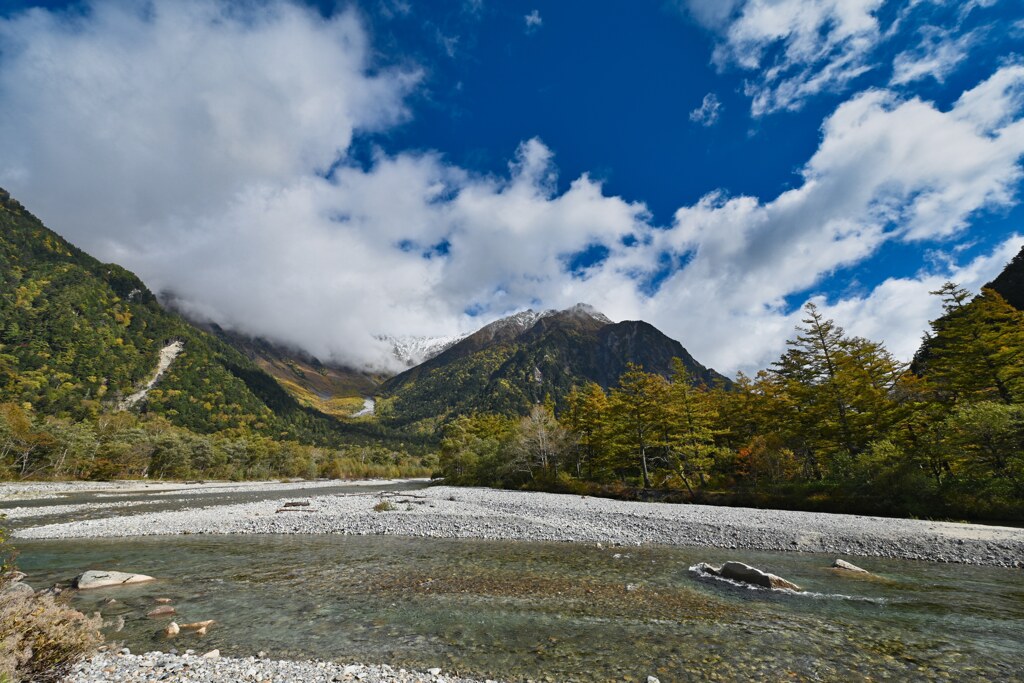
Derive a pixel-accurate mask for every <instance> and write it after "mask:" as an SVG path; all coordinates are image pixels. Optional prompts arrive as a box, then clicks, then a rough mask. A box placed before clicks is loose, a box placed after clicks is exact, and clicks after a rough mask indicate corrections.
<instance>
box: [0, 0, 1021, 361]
mask: <svg viewBox="0 0 1024 683" xmlns="http://www.w3.org/2000/svg"><path fill="white" fill-rule="evenodd" d="M782 4H783V5H785V3H782ZM743 7H745V5H741V4H740V3H737V4H736V5H735V7H734V8H733V9H732V10H730V11H731V12H732V14H730V15H729V16H733V15H734V14H735V13H736V12H740V11H742V8H743ZM712 15H713V13H712V14H709V15H708V16H712ZM714 16H717V15H714ZM713 18H714V17H713V16H712V19H713ZM712 19H709V21H711V20H712ZM727 20H728V18H727V19H725V20H723V21H727ZM812 23H813V22H812ZM854 25H856V22H854ZM829 26H832V25H831V24H829ZM831 30H839V29H837V28H835V27H834V26H832V28H831ZM370 53H371V50H370V46H369V44H368V38H367V35H366V32H365V30H364V29H363V28H362V27H361V25H360V23H359V20H358V18H357V17H356V16H355V15H354V14H352V13H351V12H342V13H340V14H337V15H335V16H332V17H331V18H327V19H324V18H322V17H320V15H319V14H316V13H313V12H310V11H307V10H305V9H301V8H298V7H296V6H293V5H291V4H289V3H285V2H273V1H271V2H267V3H261V4H245V5H237V4H231V5H230V6H229V5H225V4H222V3H219V2H215V1H213V0H202V1H201V0H186V1H185V2H170V1H169V0H165V1H164V2H156V3H155V4H153V5H151V6H150V7H149V8H148V10H147V11H146V12H141V11H138V10H137V9H136V8H135V6H134V5H131V4H129V3H99V2H97V3H95V4H93V5H90V6H88V8H87V11H86V12H85V13H84V14H82V15H80V16H76V17H68V16H65V15H59V14H54V13H51V12H47V11H43V10H35V11H32V12H29V13H26V14H21V15H17V16H15V17H13V18H10V19H7V20H4V21H2V22H0V148H2V149H4V150H5V154H4V155H3V156H2V157H0V184H2V185H4V186H6V187H7V188H8V189H10V190H11V191H13V192H14V194H15V195H16V196H18V197H19V198H20V199H22V200H23V201H24V202H25V203H26V204H28V205H29V206H30V207H31V208H32V210H33V211H35V212H37V213H38V214H39V215H41V217H42V218H43V219H44V220H46V222H47V223H48V224H50V225H51V226H52V227H54V228H55V229H56V230H58V231H59V232H61V233H63V234H65V235H67V236H68V237H70V238H71V239H72V240H73V241H75V242H76V243H78V244H80V245H81V246H83V247H85V248H86V249H88V250H90V251H92V252H94V253H96V254H97V255H98V256H100V257H101V258H104V259H108V260H114V261H117V262H120V263H122V264H124V265H125V266H127V267H129V268H132V269H133V270H135V271H136V272H138V273H139V274H140V275H141V276H142V277H143V278H144V279H145V280H146V282H147V283H148V284H149V285H150V286H151V287H152V288H154V289H155V290H157V291H164V292H168V293H173V295H174V297H175V301H176V303H177V305H179V306H181V307H182V308H184V309H185V310H186V311H187V312H189V313H190V314H192V315H194V316H196V317H200V318H205V319H209V320H212V321H216V322H218V323H220V324H222V325H225V326H227V327H232V328H235V329H239V330H241V331H244V332H247V333H250V334H255V335H261V336H265V337H268V338H270V339H272V340H275V341H278V342H285V343H288V344H292V345H294V346H298V347H300V348H303V349H305V350H307V351H309V352H311V353H314V354H315V355H317V356H320V357H322V358H324V359H330V360H334V361H338V362H344V363H350V364H354V365H365V366H375V367H385V366H386V365H387V364H388V363H389V362H390V361H389V359H388V349H386V348H384V347H383V345H381V344H380V343H379V342H377V341H376V340H375V338H374V337H375V335H377V334H380V333H392V334H450V333H453V332H457V331H469V330H472V329H474V328H475V327H478V326H479V325H480V324H482V323H483V322H487V321H489V320H490V319H493V318H494V317H497V316H499V315H502V314H506V313H509V312H512V311H515V310H518V309H522V308H525V307H527V306H534V307H536V306H545V307H547V306H551V307H564V306H569V305H572V304H574V303H576V302H578V301H587V302H590V303H592V304H594V305H596V306H597V307H598V308H599V309H602V310H604V311H605V312H606V313H607V314H608V315H610V316H611V317H613V318H616V319H625V318H629V319H637V318H642V319H647V320H650V321H651V322H653V323H654V324H656V325H658V326H659V327H661V328H662V329H664V330H665V331H666V332H667V333H668V334H670V335H672V336H674V337H676V338H678V339H680V340H681V341H682V342H683V343H684V344H685V345H686V346H687V347H688V348H690V350H691V351H692V352H693V353H694V355H695V356H696V357H697V358H699V359H700V360H701V361H702V362H705V363H710V364H712V365H714V366H716V367H718V368H719V369H720V370H723V371H726V372H733V371H735V370H737V369H746V370H750V369H754V368H756V367H760V366H763V365H764V364H766V363H767V362H769V361H770V360H772V359H773V358H774V356H775V355H776V354H777V353H778V351H779V350H780V349H781V347H782V344H783V341H784V340H785V339H786V337H787V336H788V335H789V334H790V333H791V330H792V326H793V324H794V323H795V322H796V319H797V318H798V317H799V312H798V311H797V312H794V310H793V306H792V305H791V304H792V303H793V302H794V299H795V300H797V301H796V302H797V303H799V300H801V299H803V298H806V297H807V296H810V295H811V294H812V293H813V288H814V287H815V285H816V284H817V283H820V281H821V280H822V278H824V277H827V276H828V275H829V274H830V273H833V272H835V271H837V270H840V269H842V268H845V267H848V266H850V265H851V264H855V263H858V262H860V261H861V260H863V259H865V258H868V257H869V256H871V255H872V254H874V253H875V252H876V251H877V250H878V249H879V248H880V247H881V246H882V245H883V244H884V243H886V242H887V241H891V240H904V241H907V240H930V239H942V238H945V237H948V236H950V235H956V234H959V233H961V232H962V231H964V230H965V229H966V226H967V225H968V224H969V223H970V221H971V219H972V217H974V216H975V215H976V214H977V213H978V212H980V211H984V210H988V209H993V208H1000V207H1006V206H1009V205H1011V204H1012V203H1013V202H1015V201H1016V197H1015V195H1014V188H1015V187H1016V186H1017V184H1018V183H1019V181H1020V177H1021V176H1020V174H1021V168H1020V157H1021V154H1022V153H1024V123H1022V119H1021V110H1022V107H1024V102H1022V93H1024V67H1019V66H1015V65H1007V66H1005V67H1003V68H1002V69H1000V70H999V71H997V72H996V73H995V74H993V75H992V76H991V77H990V78H988V79H987V80H985V81H983V82H982V83H980V84H978V85H977V87H975V88H973V89H972V90H970V91H968V92H966V93H964V94H963V96H962V97H960V99H959V100H958V101H957V102H956V103H955V104H953V105H952V106H951V107H948V108H945V109H942V108H939V107H937V106H936V105H934V104H932V103H929V102H924V101H921V100H919V99H913V98H909V99H908V98H905V97H901V96H899V95H898V94H895V93H893V92H889V91H881V90H878V91H868V92H865V93H862V94H860V95H858V96H856V97H854V98H853V99H851V100H850V101H849V102H846V103H844V104H843V105H841V106H840V107H838V108H837V109H836V111H835V112H834V113H833V114H832V115H831V116H830V117H829V118H828V119H827V120H826V122H825V124H824V125H823V127H822V133H821V135H822V137H821V143H820V145H819V148H818V150H817V152H816V153H815V154H814V155H813V156H812V157H811V158H810V159H809V160H808V161H807V163H806V164H805V165H804V167H803V169H802V173H801V181H800V184H799V186H798V187H796V188H794V189H791V190H788V191H786V192H783V193H782V194H780V195H779V196H777V197H774V198H760V197H748V196H730V195H728V194H727V193H725V192H712V193H709V194H708V195H707V196H706V197H704V198H703V199H702V200H701V201H699V202H698V203H696V204H694V205H692V206H685V207H682V208H680V209H679V211H677V212H676V214H675V217H674V219H673V221H672V223H671V225H668V226H657V225H654V224H652V218H651V215H650V213H649V212H648V211H647V209H646V207H645V206H644V205H643V204H642V203H640V202H637V201H631V200H628V199H624V198H621V197H615V196H609V195H607V194H606V193H605V192H604V188H603V187H602V185H601V183H600V182H598V181H596V180H594V179H593V178H591V177H590V176H588V175H586V174H584V175H581V176H580V177H578V178H575V179H573V180H572V181H571V182H570V183H568V186H567V187H568V189H565V190H564V191H560V190H559V187H560V184H559V183H558V182H557V181H558V171H557V166H556V161H555V155H554V151H553V150H552V149H551V148H550V147H549V146H548V145H546V144H545V143H544V142H543V141H541V140H539V139H536V138H534V139H528V140H526V141H524V142H523V143H522V144H521V145H520V146H519V148H518V149H517V150H508V152H509V156H510V157H511V159H510V162H509V165H508V169H507V171H506V172H504V173H501V174H497V175H483V174H477V173H473V172H471V171H468V170H466V169H463V168H459V167H457V166H455V165H453V164H451V163H449V162H448V161H446V160H445V158H444V157H443V156H441V155H440V154H437V153H432V152H416V153H395V154H384V153H383V152H380V151H378V152H376V153H375V155H374V156H373V158H372V159H370V160H368V161H367V160H363V163H356V162H355V161H354V160H353V159H350V158H349V156H348V149H349V146H350V145H351V142H352V139H353V136H355V135H358V134H359V133H360V132H362V131H376V130H385V129H387V128H388V127H390V126H394V125H396V124H397V123H400V122H401V121H403V120H405V119H406V118H407V117H409V116H410V115H411V114H410V112H409V111H408V109H407V107H406V105H405V98H406V96H407V94H408V93H409V92H410V91H411V90H412V89H413V88H415V87H416V84H417V78H418V73H417V72H416V71H415V70H384V71H381V70H378V69H375V68H374V65H373V64H372V62H371V60H370ZM1011 246H1012V245H1010V244H1009V243H1007V244H1004V245H1003V246H1002V247H1000V249H1001V251H998V252H997V253H994V254H990V255H988V256H987V257H986V258H987V259H988V260H984V259H982V260H979V261H975V262H972V263H971V264H967V266H964V268H966V269H967V270H964V269H963V268H962V269H960V270H957V269H956V267H955V266H953V267H948V268H945V271H943V272H940V271H939V270H936V271H934V272H931V271H929V272H927V273H924V274H922V275H921V276H920V277H917V278H912V279H910V280H905V281H904V280H893V281H889V282H886V283H885V284H883V285H882V286H881V287H878V288H876V289H875V290H873V291H871V292H868V293H866V294H864V295H863V296H862V297H861V298H856V297H847V298H844V299H841V300H838V301H836V302H833V303H832V304H831V305H830V306H831V308H830V309H829V310H830V311H834V312H835V315H836V317H837V319H838V320H839V322H840V323H841V324H843V325H845V326H846V327H847V328H849V329H850V330H851V331H854V332H856V333H867V332H865V331H863V330H867V331H871V330H874V329H876V328H871V327H870V325H871V321H872V320H874V319H876V318H877V319H879V320H882V321H886V322H885V325H884V326H882V325H879V326H878V327H877V331H878V332H879V334H877V335H873V336H877V337H880V338H882V339H884V340H885V341H887V342H889V343H890V344H891V345H893V346H894V348H898V349H900V350H905V349H907V348H909V343H908V342H907V341H906V340H907V339H908V338H910V337H913V338H914V339H915V340H916V338H917V337H918V334H919V331H920V330H923V329H924V325H925V323H926V322H927V319H928V316H929V315H931V314H930V313H929V312H928V310H930V309H928V306H930V305H931V304H928V303H923V304H921V303H918V302H917V299H915V300H914V302H912V303H909V304H908V306H907V307H906V310H905V311H904V313H905V317H904V318H900V319H897V318H898V316H896V314H895V311H896V308H897V306H898V303H899V297H900V296H902V295H904V294H906V295H907V296H909V293H910V292H914V293H915V295H916V293H918V292H920V291H922V290H926V289H927V288H928V287H932V286H933V285H932V279H933V278H935V277H939V278H943V279H944V278H945V277H946V276H949V275H953V276H956V275H957V274H958V273H961V272H964V273H967V272H970V273H985V275H984V277H990V276H991V275H994V274H995V271H997V270H998V267H999V266H1000V265H1001V263H1003V262H1005V260H1006V259H1005V258H1003V257H1004V256H1005V255H1006V254H1008V253H1009V252H1010V249H1011ZM594 247H600V248H601V249H600V250H599V251H600V252H601V253H602V254H603V256H602V258H601V259H599V260H597V261H596V262H588V265H587V267H585V268H582V269H581V268H573V267H571V266H570V264H571V263H572V262H573V260H574V256H575V255H578V254H579V253H580V252H584V251H587V250H589V249H592V248H594ZM1004 252H1005V253H1004ZM666 264H668V269H667V271H665V272H662V270H664V269H665V268H666ZM684 264H685V265H684ZM972 269H973V270H972ZM946 271H948V272H946ZM989 271H991V272H989ZM979 278H981V279H982V280H981V281H983V280H984V278H982V276H981V275H978V276H977V277H975V278H974V280H970V279H969V278H967V283H968V284H969V283H971V282H974V281H975V280H978V279H979ZM962 279H963V278H962ZM924 300H927V298H925V299H924ZM467 311H472V312H473V313H474V314H476V315H471V314H469V313H467ZM886 316H888V317H886Z"/></svg>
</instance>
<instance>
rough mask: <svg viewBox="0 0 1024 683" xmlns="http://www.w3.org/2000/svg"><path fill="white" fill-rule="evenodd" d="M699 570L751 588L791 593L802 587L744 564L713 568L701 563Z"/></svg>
mask: <svg viewBox="0 0 1024 683" xmlns="http://www.w3.org/2000/svg"><path fill="white" fill-rule="evenodd" d="M698 569H699V571H701V572H703V573H706V574H711V575H713V576H720V577H722V578H723V579H729V580H730V581H736V582H738V583H746V584H750V585H751V586H760V587H761V588H784V589H786V590H791V591H798V590H800V586H798V585H796V584H795V583H793V582H792V581H787V580H786V579H784V578H782V577H781V576H776V575H775V574H769V573H768V572H765V571H761V570H760V569H758V568H757V567H751V566H750V565H749V564H744V563H743V562H726V563H725V564H723V565H722V566H721V567H712V566H711V565H709V564H704V563H701V564H700V565H698Z"/></svg>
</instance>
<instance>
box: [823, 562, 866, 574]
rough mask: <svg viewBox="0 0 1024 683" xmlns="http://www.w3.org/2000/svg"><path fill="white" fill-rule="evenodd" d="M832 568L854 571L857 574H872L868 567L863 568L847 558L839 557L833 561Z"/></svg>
mask: <svg viewBox="0 0 1024 683" xmlns="http://www.w3.org/2000/svg"><path fill="white" fill-rule="evenodd" d="M832 568H833V569H841V570H842V571H845V572H854V573H855V574H870V573H871V572H869V571H868V570H867V569H861V568H860V567H858V566H857V565H855V564H852V563H850V562H847V561H846V560H839V559H837V560H836V561H835V562H833V563H832Z"/></svg>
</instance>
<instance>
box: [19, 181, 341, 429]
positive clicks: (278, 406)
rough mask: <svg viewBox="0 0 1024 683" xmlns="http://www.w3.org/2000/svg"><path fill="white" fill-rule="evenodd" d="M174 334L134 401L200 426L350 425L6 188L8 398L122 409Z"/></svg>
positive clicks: (70, 407)
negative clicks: (301, 398) (164, 303)
mask: <svg viewBox="0 0 1024 683" xmlns="http://www.w3.org/2000/svg"><path fill="white" fill-rule="evenodd" d="M175 341H177V342H181V345H182V350H181V353H180V355H178V356H177V357H176V358H175V359H174V360H173V362H172V363H171V364H170V366H169V367H168V368H167V370H166V372H165V373H164V374H163V375H162V377H161V378H160V380H159V382H158V383H157V384H156V385H155V386H154V387H153V388H152V389H151V390H150V391H149V392H148V395H147V396H146V397H145V400H143V401H142V402H141V403H140V404H139V406H138V408H137V409H140V410H143V411H146V412H150V413H156V414H160V415H163V416H165V417H166V418H167V419H168V420H170V421H171V422H172V423H174V424H177V425H179V426H183V427H187V428H189V429H193V430H195V431H199V432H214V431H221V430H225V429H247V430H252V431H256V432H258V433H263V434H266V435H270V436H276V437H288V438H302V439H305V440H321V439H322V438H323V437H325V436H326V435H328V434H331V433H337V432H338V431H339V429H340V428H341V427H340V425H339V424H338V423H337V422H336V421H335V420H332V419H330V418H328V417H326V416H324V415H321V414H319V413H316V412H314V411H311V410H308V409H304V408H303V407H301V406H300V405H299V404H298V403H297V402H296V401H295V400H294V399H293V398H292V397H291V396H289V395H288V394H287V393H286V392H285V391H284V390H283V389H282V388H281V387H280V386H279V385H278V383H277V382H275V381H274V380H273V379H272V378H271V377H270V376H268V375H267V374H266V373H264V372H263V371H261V370H260V369H259V368H258V367H257V366H256V365H254V364H253V363H252V362H251V361H250V360H249V359H247V358H246V357H245V356H244V355H242V354H241V353H239V352H238V351H236V350H235V349H233V348H231V347H230V346H229V345H227V344H225V343H223V342H222V341H220V340H218V339H216V338H215V337H213V336H211V335H209V334H207V333H205V332H202V331H200V330H197V329H196V328H194V327H193V326H191V325H190V324H188V323H187V322H186V321H185V320H183V319H182V318H181V317H179V316H178V315H176V314H174V313H171V312H168V311H166V310H164V308H163V307H161V306H160V304H159V303H158V302H157V300H156V297H155V296H154V295H153V294H152V293H151V292H150V291H149V290H148V289H147V288H146V286H145V284H143V283H142V281H141V280H140V279H139V278H138V277H136V276H135V275H134V274H132V273H130V272H129V271H127V270H125V269H124V268H121V267H120V266H117V265H113V264H103V263H100V262H99V261H97V260H96V259H94V258H93V257H91V256H89V255H88V254H86V253H85V252H83V251H81V250H80V249H78V248H76V247H75V246H73V245H71V244H70V243H68V242H67V241H66V240H64V239H63V238H61V237H60V236H59V235H57V234H56V233H54V232H53V231H51V230H49V229H48V228H46V227H45V226H44V225H43V224H42V223H41V222H40V221H39V220H38V219H37V218H36V217H35V216H33V215H32V214H31V213H29V212H28V211H27V210H26V209H25V208H24V207H23V206H22V205H21V204H20V203H18V202H17V201H16V200H14V199H12V198H11V197H10V195H9V194H8V193H7V192H5V191H3V190H0V402H3V401H14V402H17V403H20V404H29V405H31V406H32V408H33V409H35V410H36V412H38V413H41V414H49V415H59V416H68V417H73V418H87V417H91V416H95V415H97V414H99V413H100V412H102V411H104V410H115V409H116V407H117V404H118V402H119V401H120V400H122V399H124V398H125V397H127V396H128V395H130V394H132V393H133V392H135V391H136V390H137V389H139V388H141V387H142V385H144V384H145V383H146V382H147V381H148V380H149V379H150V378H151V377H152V376H153V373H154V371H155V369H156V368H157V363H158V361H159V355H160V351H161V350H162V349H164V348H166V347H167V346H168V345H169V344H170V343H171V342H175Z"/></svg>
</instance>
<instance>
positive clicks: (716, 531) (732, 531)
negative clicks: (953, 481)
mask: <svg viewBox="0 0 1024 683" xmlns="http://www.w3.org/2000/svg"><path fill="white" fill-rule="evenodd" d="M308 493H312V492H308ZM303 500H305V501H308V502H309V506H306V507H303V508H301V511H299V510H295V509H282V508H281V507H280V501H262V502H254V503H242V504H236V505H221V506H216V507H210V508H197V509H185V510H180V511H172V512H154V513H143V514H136V515H129V516H120V517H116V518H101V519H91V520H81V521H76V522H68V523H63V524H51V525H45V526H36V527H29V528H24V529H21V530H18V531H17V532H16V534H15V535H16V536H18V537H20V538H100V537H125V536H153V535H168V534H170V535H174V534H353V535H371V534H391V535H401V536H420V537H436V538H486V539H509V540H536V541H568V542H586V543H607V544H611V545H641V544H657V545H678V546H705V547H707V546H710V547H716V548H734V549H744V550H765V551H801V552H816V553H834V554H842V555H854V556H871V557H891V558H903V559H913V560H927V561H932V562H955V563H963V564H976V565H992V566H1002V567H1017V568H1024V529H1018V528H1012V527H998V526H987V525H980V524H958V523H952V522H932V521H925V520H912V519H891V518H885V517H864V516H857V515H837V514H826V513H817V512H794V511H786V510H760V509H753V508H735V507H718V506H708V505H676V504H668V503H639V502H625V501H617V500H608V499H604V498H592V497H588V496H577V495H568V494H551V493H535V492H521V491H498V490H492V489H474V488H456V487H447V486H437V487H431V488H428V489H422V490H417V491H410V492H401V491H394V492H386V493H372V494H371V493H362V494H360V493H358V492H355V491H354V492H353V493H351V494H336V495H330V496H315V495H313V496H312V497H308V498H304V499H303ZM381 501H386V502H388V503H390V504H391V506H392V507H393V508H394V509H391V510H384V511H379V512H378V511H375V510H374V507H375V505H377V504H378V503H380V502H381Z"/></svg>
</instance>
